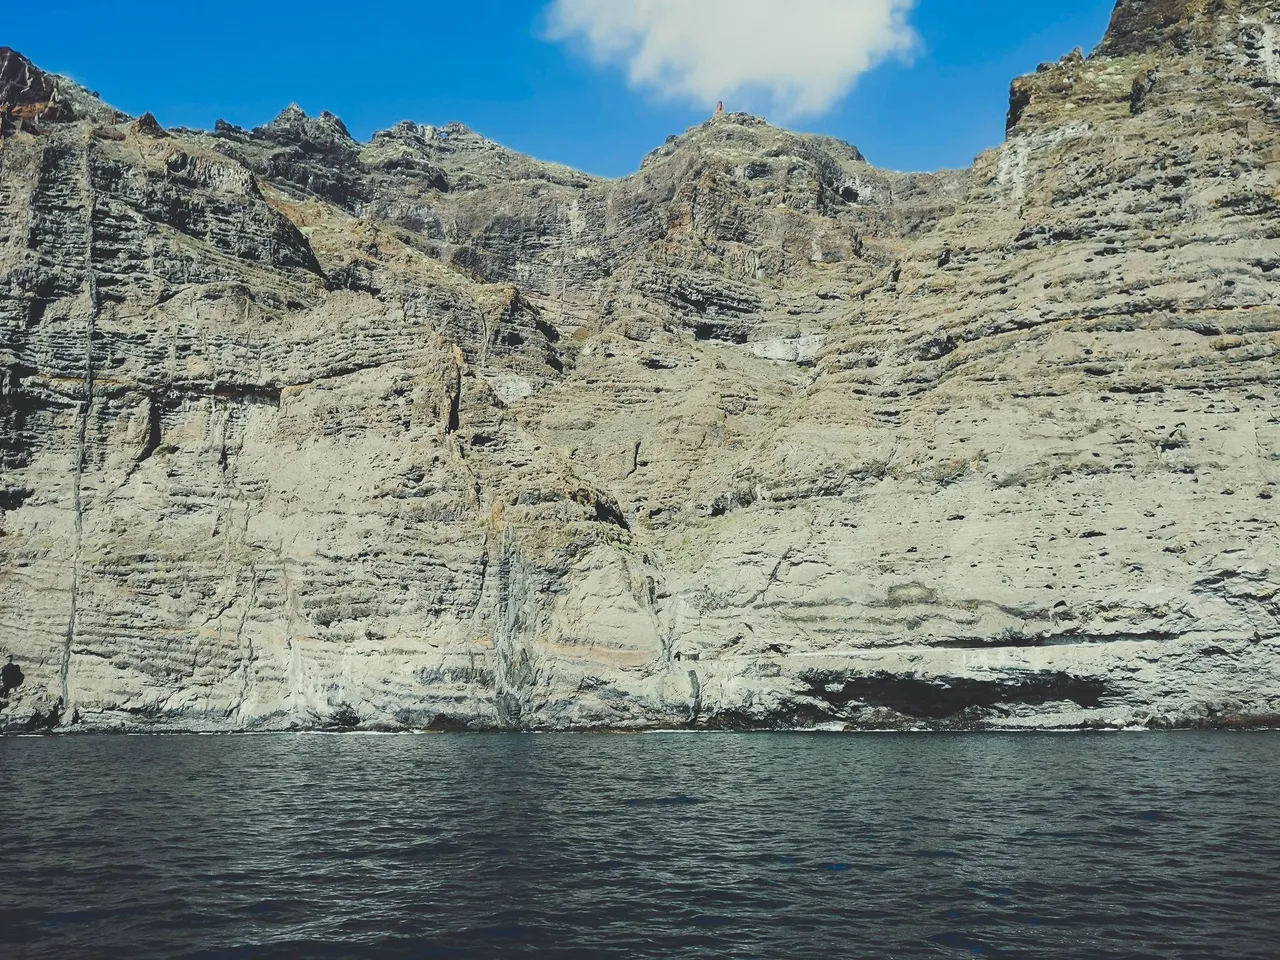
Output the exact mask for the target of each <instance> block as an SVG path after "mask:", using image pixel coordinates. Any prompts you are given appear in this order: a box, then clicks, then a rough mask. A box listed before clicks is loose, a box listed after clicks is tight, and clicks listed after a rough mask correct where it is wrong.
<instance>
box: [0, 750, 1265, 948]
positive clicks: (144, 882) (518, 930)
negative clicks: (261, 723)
mask: <svg viewBox="0 0 1280 960" xmlns="http://www.w3.org/2000/svg"><path fill="white" fill-rule="evenodd" d="M529 956H536V957H547V958H555V960H560V958H566V960H569V958H584V960H585V958H628V960H630V958H655V960H657V958H663V960H667V958H699V960H703V958H721V957H723V958H743V960H746V958H769V960H806V958H827V957H832V958H862V957H865V958H877V960H883V958H961V957H975V956H976V957H1025V958H1033V957H1034V958H1053V960H1061V958H1080V960H1086V958H1088V960H1093V958H1098V960H1101V958H1115V960H1121V958H1124V960H1133V958H1147V957H1150V958H1161V960H1168V958H1183V957H1185V958H1219V957H1220V958H1223V960H1227V958H1230V960H1243V958H1259V960H1263V958H1265V960H1276V958H1277V957H1280V734H1275V733H1142V734H1138V733H1129V734H1125V733H1089V734H1083V733H1082V734H1021V735H1013V734H1011V735H1003V734H955V735H946V734H885V735H877V734H863V735H843V736H842V735H819V734H776V735H774V734H767V735H761V734H755V735H735V734H696V735H630V736H603V735H600V736H592V735H581V736H579V735H518V734H475V735H471V734H457V735H454V734H448V735H420V736H372V735H370V736H365V735H342V736H334V735H320V734H298V735H294V734H280V735H261V736H97V737H93V736H65V737H46V738H16V739H4V740H0V958H6V960H23V958H40V960H52V958H57V960H68V958H79V957H110V958H129V960H136V958H150V957H156V958H174V957H184V958H259V957H265V958H307V957H317V958H321V957H324V958H328V957H371V958H383V957H386V958H393V957H394V958H401V957H403V958H412V957H421V958H436V957H441V958H445V957H447V958H502V957H529Z"/></svg>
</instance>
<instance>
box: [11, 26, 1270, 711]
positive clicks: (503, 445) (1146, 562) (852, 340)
mask: <svg viewBox="0 0 1280 960" xmlns="http://www.w3.org/2000/svg"><path fill="white" fill-rule="evenodd" d="M1255 8H1256V9H1255ZM1277 51H1280V14H1277V15H1275V16H1272V14H1270V13H1269V12H1268V8H1266V7H1264V6H1263V5H1262V4H1261V3H1251V2H1241V3H1225V2H1224V3H1213V2H1209V3H1176V4H1171V3H1162V2H1156V0H1150V2H1136V0H1125V2H1123V3H1122V4H1121V5H1120V7H1119V8H1118V10H1117V13H1116V18H1115V21H1114V22H1113V24H1112V28H1111V31H1110V33H1109V35H1108V38H1107V40H1106V41H1105V42H1104V44H1103V46H1102V47H1101V49H1100V51H1099V52H1098V53H1097V54H1095V55H1093V56H1092V57H1088V58H1085V57H1083V56H1080V55H1072V56H1069V57H1066V58H1064V60H1063V61H1062V62H1060V63H1055V64H1049V65H1045V66H1043V67H1042V68H1041V69H1040V70H1039V71H1038V72H1037V73H1035V74H1033V75H1031V76H1029V77H1026V78H1022V79H1020V80H1018V81H1016V82H1015V84H1014V88H1013V95H1012V99H1011V110H1010V116H1009V136H1008V139H1007V141H1006V142H1005V143H1004V144H1003V145H1002V146H1000V147H999V148H998V149H995V150H992V151H989V152H988V153H985V154H983V155H982V156H980V157H979V158H978V159H977V160H976V161H975V163H974V165H973V167H972V168H970V169H968V170H965V171H955V172H946V173H941V174H930V175H905V174H898V173H891V172H887V171H882V170H877V169H876V168H874V167H872V166H871V165H869V164H868V163H867V162H866V161H865V160H864V158H863V157H862V156H861V155H860V154H859V153H858V151H857V150H856V149H854V148H853V147H850V146H848V145H846V144H843V143H840V142H837V141H835V140H831V139H827V138H822V137H815V136H802V135H796V134H791V133H788V132H786V131H783V130H779V129H776V128H774V127H770V126H768V125H766V124H764V123H763V122H762V121H759V120H757V119H755V118H752V117H748V116H745V115H741V114H736V115H735V114H728V115H725V116H722V117H717V118H715V119H714V120H711V121H708V122H707V123H705V124H702V125H701V126H699V127H696V128H694V129H692V130H690V131H688V132H687V133H686V134H684V135H682V136H680V137H674V138H672V139H671V140H670V141H669V142H668V143H667V144H666V145H664V146H663V147H661V148H660V149H658V150H656V151H654V153H652V154H651V155H650V156H649V157H647V158H646V159H645V160H644V163H643V165H642V166H641V168H640V170H639V172H637V173H636V174H634V175H632V176H630V177H627V178H625V179H622V180H615V181H609V180H599V179H596V178H593V177H590V176H587V175H585V174H580V173H577V172H575V171H572V170H568V169H566V168H563V167H559V166H555V165H551V164H544V163H540V162H538V161H536V160H532V159H530V158H528V157H524V156H521V155H518V154H516V153H513V152H511V151H509V150H507V149H505V148H503V147H501V146H499V145H497V144H495V143H492V142H490V141H488V140H486V139H484V138H483V137H481V136H479V135H478V134H476V133H473V132H471V131H469V130H468V129H467V128H465V127H463V126H461V125H457V124H453V125H449V126H444V127H429V126H419V125H415V124H412V123H404V124H400V125H398V126H396V127H394V128H392V129H391V130H388V131H384V132H382V133H379V134H378V135H376V136H375V137H374V138H373V139H372V140H371V141H370V142H369V143H359V142H357V141H355V140H353V139H352V138H351V136H350V134H349V133H348V131H347V130H346V128H345V126H343V124H342V122H341V121H340V120H338V119H337V118H336V117H333V116H331V115H327V114H326V115H322V116H320V117H308V116H306V115H305V114H303V113H302V111H300V110H298V109H297V108H290V109H289V110H286V111H285V112H284V113H283V114H282V115H281V116H280V117H279V118H278V119H277V120H275V121H274V122H272V123H270V124H267V125H265V126H263V127H260V128H258V129H256V130H252V131H249V130H240V129H237V128H234V127H231V126H230V125H227V124H219V125H218V127H217V129H216V130H215V131H214V132H212V133H202V132H195V131H186V130H168V131H165V130H162V129H161V128H160V127H159V125H158V124H156V123H155V121H154V120H153V119H152V118H150V117H144V118H142V119H141V120H136V121H135V120H133V119H131V118H128V117H125V116H123V115H121V114H118V113H117V112H115V111H113V110H112V109H111V108H109V107H107V106H105V105H104V104H102V103H101V101H99V100H97V99H96V97H95V96H94V95H91V94H89V93H87V92H86V91H83V90H81V89H79V88H78V87H75V86H74V85H73V84H70V83H69V82H67V81H65V80H62V79H61V78H57V77H52V76H50V75H47V74H43V73H41V72H40V71H39V70H37V69H36V68H35V67H34V66H32V65H31V64H30V63H28V62H26V61H25V60H23V59H22V58H21V57H20V56H19V55H17V54H15V53H13V52H12V51H4V52H3V55H2V56H0V115H2V116H3V117H4V120H3V124H2V127H3V131H4V136H3V139H0V655H3V659H4V660H5V662H7V658H8V656H9V655H10V654H12V655H13V656H14V657H15V660H16V662H17V663H18V664H19V665H20V666H21V669H22V671H23V676H24V682H23V683H22V684H21V686H19V687H15V688H14V689H13V690H10V691H8V693H7V694H6V695H5V696H4V697H0V726H3V727H4V728H6V729H9V730H18V729H49V728H53V729H59V730H99V729H119V728H139V727H151V728H159V729H209V730H240V729H287V728H296V727H317V726H337V727H349V726H354V725H363V726H371V727H385V728H396V729H399V728H407V729H421V728H432V729H459V728H514V729H568V728H611V729H640V728H653V727H683V726H693V727H707V728H726V727H727V728H768V727H790V726H815V725H821V726H830V727H832V728H896V727H903V726H908V727H916V726H947V727H959V728H981V727H1004V728H1012V727H1048V726H1059V727H1063V726H1066V727H1076V726H1082V725H1101V726H1112V725H1117V724H1119V725H1125V726H1166V725H1181V726H1187V725H1215V724H1250V723H1267V722H1270V721H1271V720H1273V719H1274V717H1275V716H1276V715H1278V714H1280V627H1278V620H1280V600H1278V599H1277V597H1278V594H1277V589H1278V582H1280V572H1278V571H1280V547H1278V543H1280V540H1278V539H1277V521H1278V520H1280V511H1278V510H1277V507H1276V503H1275V500H1274V499H1273V497H1274V495H1275V493H1276V486H1277V482H1278V481H1280V412H1278V411H1280V404H1278V403H1277V393H1278V390H1277V371H1278V370H1280V358H1278V357H1277V348H1280V307H1278V305H1277V285H1276V277H1277V276H1280V273H1277V270H1278V269H1280V227H1277V223H1280V219H1278V217H1277V214H1278V213H1280V199H1278V198H1280V193H1278V189H1280V139H1278V138H1277V135H1276V131H1277V126H1276V120H1277V116H1276V111H1277V103H1280V100H1278V98H1280V53H1278V52H1277ZM50 104H53V105H54V108H50V106H49V105H50ZM41 105H43V106H41Z"/></svg>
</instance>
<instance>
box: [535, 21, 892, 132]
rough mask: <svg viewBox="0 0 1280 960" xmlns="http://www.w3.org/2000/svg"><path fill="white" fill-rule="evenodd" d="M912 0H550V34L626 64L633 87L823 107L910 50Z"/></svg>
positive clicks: (783, 107) (734, 103) (702, 100)
mask: <svg viewBox="0 0 1280 960" xmlns="http://www.w3.org/2000/svg"><path fill="white" fill-rule="evenodd" d="M914 6H915V0H554V2H552V4H551V5H550V7H549V8H548V14H549V25H550V29H549V36H550V38H551V39H553V40H560V41H571V42H578V43H581V44H583V45H584V46H585V49H586V52H587V54H588V55H589V56H590V57H591V58H592V59H594V60H596V61H597V62H599V63H601V64H618V65H622V66H625V68H626V71H627V76H628V79H629V80H630V82H631V85H632V86H633V87H637V88H645V89H649V90H653V91H655V92H657V93H658V94H660V95H662V96H664V97H667V98H670V99H674V100H684V101H688V102H691V103H694V104H697V105H698V106H701V107H711V106H713V105H714V104H715V102H716V101H717V100H725V101H726V102H727V104H728V106H729V108H730V109H735V108H736V109H741V108H744V107H745V108H762V107H766V108H768V109H770V110H771V111H773V112H775V113H781V114H782V115H783V116H784V117H795V116H801V115H805V114H808V115H814V114H821V113H825V112H826V111H828V110H830V109H831V108H832V107H833V106H835V105H836V103H838V102H839V101H840V99H841V98H843V97H844V96H845V94H847V93H848V92H849V91H850V90H851V89H852V88H853V85H854V84H855V83H856V82H857V80H858V78H859V77H860V76H862V74H864V73H866V72H867V71H868V70H870V69H871V68H872V67H874V66H875V65H876V64H878V63H880V62H881V61H883V60H885V59H886V58H889V57H894V56H904V55H906V54H908V53H910V51H911V49H912V47H913V46H914V44H915V41H916V37H915V33H914V31H912V29H911V27H910V25H909V23H908V15H909V14H910V12H911V9H912V7H914Z"/></svg>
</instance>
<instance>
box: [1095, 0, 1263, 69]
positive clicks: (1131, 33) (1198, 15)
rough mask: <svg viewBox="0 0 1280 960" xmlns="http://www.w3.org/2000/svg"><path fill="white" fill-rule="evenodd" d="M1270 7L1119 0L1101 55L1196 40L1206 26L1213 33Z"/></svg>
mask: <svg viewBox="0 0 1280 960" xmlns="http://www.w3.org/2000/svg"><path fill="white" fill-rule="evenodd" d="M1269 9H1270V7H1269V2H1268V0H1118V2H1117V3H1116V8H1115V11H1114V12H1113V13H1112V15H1111V25H1110V26H1109V27H1108V28H1107V34H1106V36H1105V37H1104V38H1103V41H1102V43H1101V45H1099V47H1098V54H1100V55H1102V56H1106V57H1124V56H1131V55H1134V54H1142V53H1149V52H1151V51H1154V50H1158V49H1160V48H1162V47H1164V46H1166V45H1167V44H1170V43H1175V42H1186V41H1188V40H1191V41H1193V42H1194V41H1195V39H1196V37H1197V36H1198V35H1199V34H1201V33H1203V32H1204V31H1205V30H1206V29H1209V30H1210V36H1211V34H1212V30H1211V29H1210V28H1212V27H1213V26H1214V25H1215V24H1216V23H1220V22H1222V21H1225V20H1227V19H1228V18H1230V19H1233V20H1238V19H1239V18H1241V17H1248V16H1250V15H1253V16H1258V15H1262V14H1265V13H1267V12H1268V11H1269ZM1201 39H1207V37H1202V38H1201Z"/></svg>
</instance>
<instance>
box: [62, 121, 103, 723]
mask: <svg viewBox="0 0 1280 960" xmlns="http://www.w3.org/2000/svg"><path fill="white" fill-rule="evenodd" d="M90 148H91V144H90V142H88V141H86V143H85V144H84V147H83V150H84V160H83V167H82V170H81V173H82V179H81V203H82V208H83V211H84V221H85V240H84V288H85V297H86V300H87V304H86V308H87V313H86V316H85V327H86V332H87V335H86V337H85V356H84V399H83V400H82V401H81V404H80V410H79V420H78V423H77V426H76V454H75V475H74V477H73V479H72V493H71V497H72V509H73V510H74V511H75V529H74V534H73V537H74V542H73V545H72V553H71V612H70V614H69V616H68V618H67V632H66V642H65V644H64V645H63V650H62V664H61V668H60V670H59V679H60V683H59V686H60V689H61V691H62V704H63V709H64V710H66V709H70V707H71V691H70V677H71V653H72V649H73V648H74V646H75V641H76V629H77V626H78V623H77V621H78V619H79V615H80V610H79V604H80V564H81V551H82V549H83V542H84V489H83V488H84V471H85V461H86V458H87V446H88V434H89V418H90V417H91V416H92V414H93V378H94V364H93V341H94V337H95V336H96V334H97V323H98V285H97V276H96V274H95V271H94V265H93V216H94V191H93V181H92V170H91V167H90V164H91V160H90Z"/></svg>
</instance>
